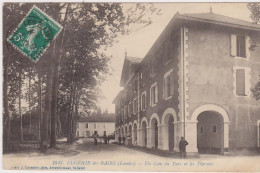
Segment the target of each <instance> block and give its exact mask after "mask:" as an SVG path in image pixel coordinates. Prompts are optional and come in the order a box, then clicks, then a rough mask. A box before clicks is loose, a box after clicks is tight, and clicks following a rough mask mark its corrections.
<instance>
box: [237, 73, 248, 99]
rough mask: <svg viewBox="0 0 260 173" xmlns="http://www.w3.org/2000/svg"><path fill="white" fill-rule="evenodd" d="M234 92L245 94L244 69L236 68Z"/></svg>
mask: <svg viewBox="0 0 260 173" xmlns="http://www.w3.org/2000/svg"><path fill="white" fill-rule="evenodd" d="M236 94H237V95H240V96H244V95H246V81H245V69H237V70H236Z"/></svg>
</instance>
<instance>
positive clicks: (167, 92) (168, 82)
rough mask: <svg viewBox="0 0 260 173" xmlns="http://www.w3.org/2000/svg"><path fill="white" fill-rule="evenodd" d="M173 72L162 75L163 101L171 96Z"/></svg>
mask: <svg viewBox="0 0 260 173" xmlns="http://www.w3.org/2000/svg"><path fill="white" fill-rule="evenodd" d="M173 84H174V83H173V71H172V70H170V71H169V72H167V73H166V74H165V75H164V80H163V96H164V99H169V98H171V96H172V95H173V91H174V87H173V86H174V85H173Z"/></svg>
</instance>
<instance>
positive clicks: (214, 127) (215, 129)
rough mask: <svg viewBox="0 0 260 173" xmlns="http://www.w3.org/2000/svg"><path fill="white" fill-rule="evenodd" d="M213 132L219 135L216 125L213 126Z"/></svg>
mask: <svg viewBox="0 0 260 173" xmlns="http://www.w3.org/2000/svg"><path fill="white" fill-rule="evenodd" d="M211 132H212V133H217V126H216V125H213V126H211Z"/></svg>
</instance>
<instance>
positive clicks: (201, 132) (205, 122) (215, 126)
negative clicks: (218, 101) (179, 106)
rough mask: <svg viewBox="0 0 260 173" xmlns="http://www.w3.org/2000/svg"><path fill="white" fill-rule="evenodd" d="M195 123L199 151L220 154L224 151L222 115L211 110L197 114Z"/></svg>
mask: <svg viewBox="0 0 260 173" xmlns="http://www.w3.org/2000/svg"><path fill="white" fill-rule="evenodd" d="M197 120H198V125H197V145H198V151H199V152H200V153H211V154H222V153H223V152H224V121H223V117H222V116H221V115H220V114H219V113H217V112H213V111H205V112H202V113H200V114H199V116H198V118H197Z"/></svg>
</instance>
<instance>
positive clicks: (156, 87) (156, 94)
mask: <svg viewBox="0 0 260 173" xmlns="http://www.w3.org/2000/svg"><path fill="white" fill-rule="evenodd" d="M155 103H158V85H155Z"/></svg>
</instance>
